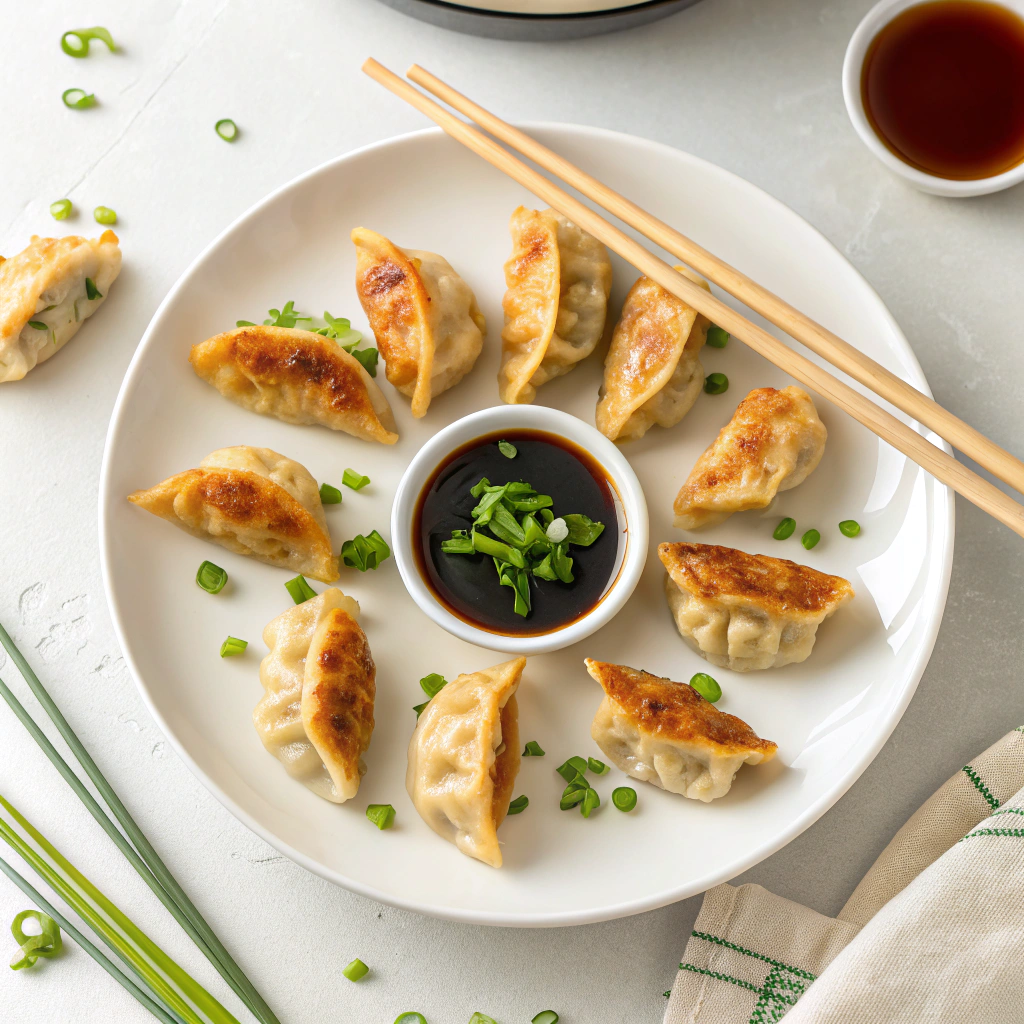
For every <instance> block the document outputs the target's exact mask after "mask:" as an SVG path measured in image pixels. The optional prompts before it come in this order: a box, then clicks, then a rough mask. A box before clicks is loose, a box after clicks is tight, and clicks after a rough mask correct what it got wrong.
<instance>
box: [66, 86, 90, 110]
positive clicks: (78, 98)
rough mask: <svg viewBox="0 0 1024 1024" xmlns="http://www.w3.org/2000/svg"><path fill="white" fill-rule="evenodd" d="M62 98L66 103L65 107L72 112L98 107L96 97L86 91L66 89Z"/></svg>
mask: <svg viewBox="0 0 1024 1024" xmlns="http://www.w3.org/2000/svg"><path fill="white" fill-rule="evenodd" d="M60 98H61V99H62V100H63V101H64V106H65V107H70V108H71V109H72V110H88V109H89V107H94V106H95V105H96V97H95V96H94V95H93V94H92V93H91V92H86V91H85V90H84V89H77V88H75V89H65V90H64V92H63V93H61V97H60Z"/></svg>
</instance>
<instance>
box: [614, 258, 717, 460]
mask: <svg viewBox="0 0 1024 1024" xmlns="http://www.w3.org/2000/svg"><path fill="white" fill-rule="evenodd" d="M676 270H678V271H679V272H680V273H681V274H684V275H685V276H686V277H688V278H690V280H691V281H693V282H695V283H696V284H699V285H700V286H701V287H702V288H705V289H707V291H709V292H710V291H711V288H710V286H709V285H708V283H707V281H705V280H704V279H703V278H702V277H698V276H697V275H696V274H695V273H693V271H692V270H690V269H688V268H687V267H683V266H679V267H676ZM710 326H711V321H710V320H708V318H707V317H706V316H703V315H702V314H700V313H698V312H697V310H695V309H694V308H693V307H692V306H688V305H687V304H686V303H685V302H683V300H682V299H677V298H676V297H675V296H674V295H673V294H672V293H671V292H669V291H666V290H665V289H664V288H662V287H661V285H660V284H658V282H657V281H652V280H651V279H650V278H649V277H641V278H640V279H639V280H638V281H637V282H636V284H634V285H633V287H632V288H631V289H630V290H629V294H628V295H627V296H626V302H625V305H624V306H623V307H622V316H620V317H619V322H618V324H616V326H615V331H614V333H613V334H612V343H611V347H610V348H609V349H608V356H607V358H606V359H605V361H604V384H603V385H602V387H601V396H600V401H598V403H597V429H598V430H600V431H601V433H602V434H604V436H605V437H607V438H609V439H610V440H612V441H633V440H636V439H638V438H641V437H643V436H644V434H646V433H647V431H648V430H650V428H651V427H652V426H654V425H655V424H657V425H658V426H660V427H673V426H675V425H676V424H677V423H678V422H679V421H680V420H681V419H682V418H683V417H684V416H685V415H686V414H687V413H688V412H689V411H690V409H691V408H692V407H693V403H694V402H696V401H697V396H698V395H699V394H700V392H701V389H702V388H703V386H704V367H703V366H701V362H700V358H699V356H700V350H701V349H702V348H703V347H704V342H705V341H706V340H707V336H708V328H709V327H710Z"/></svg>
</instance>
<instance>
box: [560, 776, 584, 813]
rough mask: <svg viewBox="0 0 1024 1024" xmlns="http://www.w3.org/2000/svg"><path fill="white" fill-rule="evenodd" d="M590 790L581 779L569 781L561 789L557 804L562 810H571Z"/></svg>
mask: <svg viewBox="0 0 1024 1024" xmlns="http://www.w3.org/2000/svg"><path fill="white" fill-rule="evenodd" d="M589 792H590V787H589V786H588V785H587V784H586V782H584V781H583V780H582V779H581V780H580V781H579V782H570V783H569V785H568V786H566V787H565V789H563V790H562V798H561V800H559V801H558V806H559V808H560V809H561V810H563V811H571V810H572V809H573V808H574V807H575V806H576V805H577V804H580V803H582V802H583V798H584V797H585V796H586V795H587V793H589Z"/></svg>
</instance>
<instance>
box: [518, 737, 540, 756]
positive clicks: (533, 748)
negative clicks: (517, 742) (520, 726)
mask: <svg viewBox="0 0 1024 1024" xmlns="http://www.w3.org/2000/svg"><path fill="white" fill-rule="evenodd" d="M543 756H544V751H543V750H541V747H540V744H539V743H538V742H537V741H536V740H530V741H529V742H528V743H527V744H526V749H525V750H524V751H523V757H543Z"/></svg>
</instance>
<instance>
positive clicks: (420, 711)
mask: <svg viewBox="0 0 1024 1024" xmlns="http://www.w3.org/2000/svg"><path fill="white" fill-rule="evenodd" d="M429 703H430V701H429V700H425V701H424V702H423V703H422V704H413V706H412V709H413V711H415V712H416V717H417V718H419V717H420V715H422V714H423V709H424V708H425V707H426V706H427V705H428V704H429Z"/></svg>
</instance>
